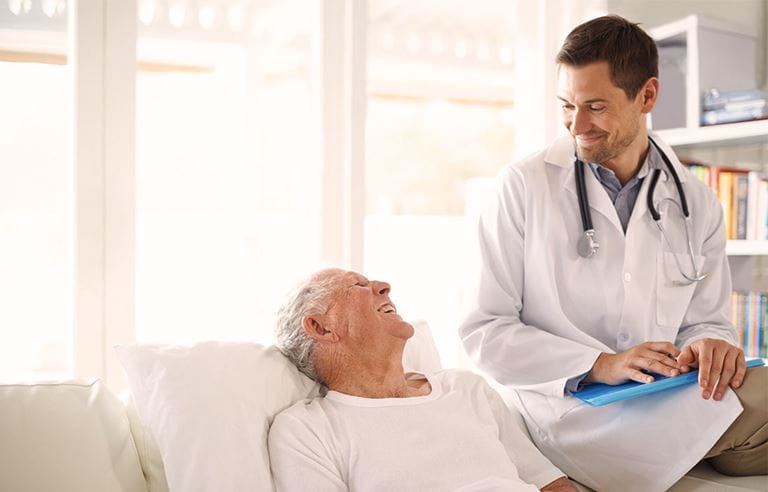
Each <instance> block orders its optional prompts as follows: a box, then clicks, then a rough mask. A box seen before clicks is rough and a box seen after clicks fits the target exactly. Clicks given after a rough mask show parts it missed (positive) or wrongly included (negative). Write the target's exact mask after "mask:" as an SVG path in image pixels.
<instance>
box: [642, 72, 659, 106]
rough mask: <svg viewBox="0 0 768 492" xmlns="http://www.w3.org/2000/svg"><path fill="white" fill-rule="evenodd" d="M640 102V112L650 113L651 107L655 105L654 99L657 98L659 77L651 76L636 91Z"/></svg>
mask: <svg viewBox="0 0 768 492" xmlns="http://www.w3.org/2000/svg"><path fill="white" fill-rule="evenodd" d="M638 97H639V98H640V103H641V104H642V110H641V111H642V112H643V113H650V112H651V110H652V109H653V107H654V106H655V105H656V100H658V98H659V79H657V78H656V77H651V78H650V79H648V80H646V81H645V84H644V85H643V87H641V88H640V92H639V93H638Z"/></svg>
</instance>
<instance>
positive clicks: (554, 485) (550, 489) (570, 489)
mask: <svg viewBox="0 0 768 492" xmlns="http://www.w3.org/2000/svg"><path fill="white" fill-rule="evenodd" d="M541 491H542V492H579V489H577V488H576V486H575V485H573V482H571V481H570V480H568V478H567V477H560V478H558V479H557V480H555V481H554V482H549V483H548V484H547V485H545V486H544V487H543V488H542V489H541Z"/></svg>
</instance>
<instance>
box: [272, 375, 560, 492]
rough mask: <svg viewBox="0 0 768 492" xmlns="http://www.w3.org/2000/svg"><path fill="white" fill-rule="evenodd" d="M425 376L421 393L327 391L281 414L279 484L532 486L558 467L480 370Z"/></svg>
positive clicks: (275, 467)
mask: <svg viewBox="0 0 768 492" xmlns="http://www.w3.org/2000/svg"><path fill="white" fill-rule="evenodd" d="M408 376H409V377H411V378H413V377H422V376H421V375H419V374H415V373H411V374H409V375H408ZM425 377H426V378H427V380H428V381H429V383H430V385H431V387H432V390H431V392H430V394H429V395H427V396H421V397H411V398H377V399H372V398H361V397H356V396H350V395H346V394H342V393H338V392H334V391H329V392H328V394H327V395H326V396H325V397H318V398H314V399H311V400H304V401H301V402H298V403H297V404H295V405H294V406H292V407H290V408H289V409H287V410H285V411H284V412H282V413H281V414H279V415H278V416H277V417H276V418H275V421H274V422H273V424H272V428H271V430H270V434H269V454H270V460H271V466H272V473H273V475H274V478H275V484H276V487H277V490H279V491H282V490H285V491H294V490H309V489H311V490H316V491H338V490H365V491H368V490H398V491H401V490H402V491H405V490H414V491H416V490H419V491H424V490H466V491H469V490H476V491H480V490H482V491H491V490H507V491H533V490H538V489H539V488H541V487H543V486H544V485H546V484H548V483H550V482H552V481H553V480H556V479H557V478H559V477H562V476H563V475H564V474H563V473H562V472H561V471H560V470H559V469H557V468H556V467H555V466H554V465H552V464H551V463H550V462H549V461H548V460H547V459H546V458H545V457H544V456H543V455H542V454H541V453H540V452H539V451H538V449H536V447H535V446H534V445H533V443H531V441H530V440H529V438H528V435H527V434H526V433H524V431H523V430H522V429H521V428H520V426H519V425H518V424H517V422H516V421H515V419H514V416H513V415H512V414H510V411H509V409H507V407H506V406H505V404H504V402H503V400H502V399H501V397H500V396H499V395H498V394H497V393H496V392H495V391H494V390H493V389H492V388H491V387H490V386H489V385H488V384H487V383H486V382H485V381H484V380H483V379H482V378H481V377H480V376H478V375H476V374H473V373H471V372H467V371H458V370H447V371H440V372H437V373H434V374H427V375H425Z"/></svg>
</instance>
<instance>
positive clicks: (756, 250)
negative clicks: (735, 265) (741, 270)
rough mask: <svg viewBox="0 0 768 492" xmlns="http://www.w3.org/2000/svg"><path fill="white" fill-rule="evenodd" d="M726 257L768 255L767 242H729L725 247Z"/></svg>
mask: <svg viewBox="0 0 768 492" xmlns="http://www.w3.org/2000/svg"><path fill="white" fill-rule="evenodd" d="M725 253H726V254H727V255H728V256H757V255H768V240H762V241H760V240H750V241H744V240H730V241H728V243H727V244H726V246H725Z"/></svg>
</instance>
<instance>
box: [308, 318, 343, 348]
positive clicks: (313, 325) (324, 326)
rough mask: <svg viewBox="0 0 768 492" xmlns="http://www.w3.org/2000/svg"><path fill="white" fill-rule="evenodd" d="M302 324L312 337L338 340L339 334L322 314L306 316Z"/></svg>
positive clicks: (321, 339)
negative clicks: (331, 327)
mask: <svg viewBox="0 0 768 492" xmlns="http://www.w3.org/2000/svg"><path fill="white" fill-rule="evenodd" d="M301 326H302V328H304V331H305V332H306V333H307V335H309V336H310V337H312V338H314V339H315V340H317V341H326V342H337V341H338V340H339V336H338V335H337V334H336V333H335V332H334V331H333V330H332V329H330V327H329V326H328V323H327V320H324V319H322V317H321V316H304V318H302V320H301Z"/></svg>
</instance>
